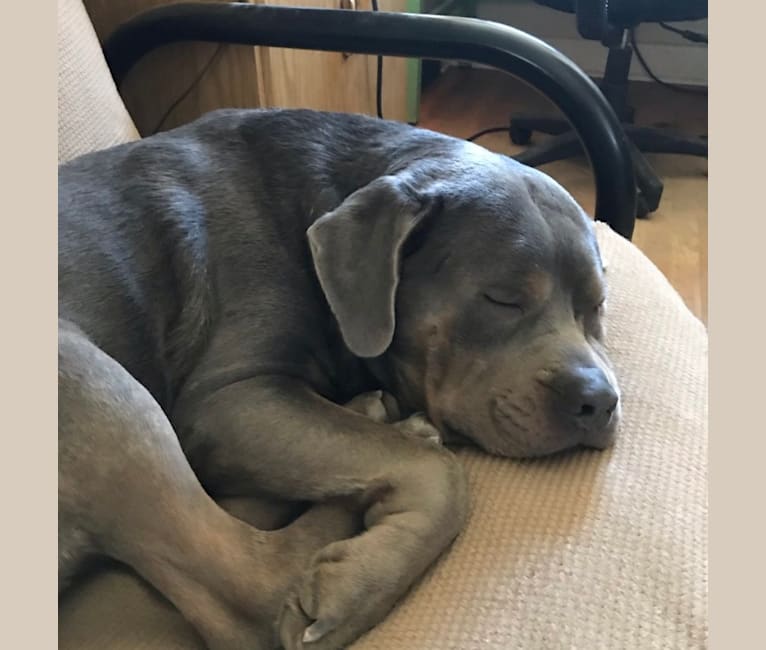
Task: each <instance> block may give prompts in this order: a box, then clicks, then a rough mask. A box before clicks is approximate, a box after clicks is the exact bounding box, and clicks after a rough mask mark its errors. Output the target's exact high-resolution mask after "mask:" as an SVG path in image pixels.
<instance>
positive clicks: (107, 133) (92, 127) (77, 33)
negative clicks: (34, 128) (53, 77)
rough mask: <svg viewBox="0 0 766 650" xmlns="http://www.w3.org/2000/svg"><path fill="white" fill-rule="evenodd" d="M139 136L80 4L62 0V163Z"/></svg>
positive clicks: (59, 88) (59, 90) (60, 9)
mask: <svg viewBox="0 0 766 650" xmlns="http://www.w3.org/2000/svg"><path fill="white" fill-rule="evenodd" d="M138 137H139V134H138V131H137V130H136V127H135V125H134V124H133V120H132V119H131V118H130V115H129V114H128V111H127V109H126V108H125V105H124V104H123V103H122V99H121V98H120V95H119V93H118V92H117V88H116V87H115V85H114V81H113V80H112V77H111V75H110V74H109V68H108V67H107V65H106V61H105V60H104V56H103V53H102V51H101V45H100V44H99V42H98V37H97V36H96V32H95V30H94V29H93V25H92V23H91V22H90V18H89V17H88V13H87V11H86V10H85V7H84V6H83V3H82V0H58V147H59V150H58V151H59V163H63V162H66V161H67V160H71V159H72V158H75V157H76V156H79V155H81V154H84V153H88V152H90V151H95V150H98V149H105V148H106V147H110V146H113V145H115V144H120V143H123V142H129V141H131V140H135V139H137V138H138Z"/></svg>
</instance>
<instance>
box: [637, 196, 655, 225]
mask: <svg viewBox="0 0 766 650" xmlns="http://www.w3.org/2000/svg"><path fill="white" fill-rule="evenodd" d="M650 212H651V211H650V210H649V206H648V205H647V204H646V199H644V197H643V196H641V195H640V194H639V195H638V197H637V201H636V219H648V218H649V214H650Z"/></svg>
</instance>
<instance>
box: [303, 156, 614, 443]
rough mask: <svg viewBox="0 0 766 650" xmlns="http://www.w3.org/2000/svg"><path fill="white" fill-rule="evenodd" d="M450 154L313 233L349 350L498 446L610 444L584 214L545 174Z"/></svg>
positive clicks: (424, 405)
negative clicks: (366, 359)
mask: <svg viewBox="0 0 766 650" xmlns="http://www.w3.org/2000/svg"><path fill="white" fill-rule="evenodd" d="M455 147H456V149H455V152H453V153H452V155H447V156H445V157H443V158H441V159H431V160H426V161H420V162H418V163H416V164H414V165H410V166H407V167H405V168H404V169H403V170H402V171H400V172H397V173H393V174H391V175H388V176H383V177H380V178H378V179H376V180H374V181H373V182H371V183H370V184H368V185H366V186H364V187H362V188H361V189H358V190H357V191H356V192H354V193H353V194H351V195H350V196H349V197H347V198H346V199H345V200H344V201H343V203H342V204H341V205H340V206H338V207H337V208H336V209H334V210H332V211H331V212H329V213H327V214H325V215H324V216H322V217H321V218H320V219H319V220H317V221H316V222H315V223H314V224H313V225H312V226H311V228H310V229H309V231H308V238H309V243H310V247H311V251H312V256H313V260H314V265H315V269H316V272H317V275H318V278H319V281H320V284H321V286H322V289H323V291H324V293H325V296H326V298H327V301H328V303H329V305H330V308H331V309H332V311H333V313H334V314H335V317H336V319H337V321H338V324H339V327H340V331H341V334H342V336H343V339H344V341H345V342H346V345H347V346H348V348H349V349H350V350H351V351H352V352H353V353H354V354H356V355H358V356H360V357H365V358H369V359H370V362H369V363H370V367H371V368H372V369H373V371H374V372H376V373H377V374H378V375H379V376H380V377H381V379H382V380H383V382H384V384H386V387H387V388H388V389H389V390H390V391H391V392H393V393H394V394H395V395H396V396H397V397H398V398H399V399H400V400H401V401H402V402H403V404H404V405H405V406H407V407H409V408H411V409H416V410H425V411H426V412H427V413H428V414H429V416H430V418H431V420H432V421H433V422H434V423H435V424H436V425H437V427H439V428H440V429H442V430H443V431H444V432H446V433H452V434H459V435H462V436H465V437H468V438H470V439H472V440H473V441H475V442H476V443H478V444H479V445H480V446H482V447H483V448H485V449H486V450H488V451H491V452H493V453H497V454H501V455H505V456H514V457H522V456H537V455H543V454H548V453H552V452H556V451H559V450H562V449H566V448H569V447H573V446H577V445H586V446H592V447H598V448H603V447H605V446H607V445H609V443H610V442H611V440H612V437H613V435H614V430H615V426H616V424H617V420H618V418H619V411H620V405H619V390H618V388H617V382H616V379H615V376H614V372H613V371H612V369H611V365H610V363H609V360H608V358H607V356H606V354H605V352H604V349H603V347H602V344H601V339H602V336H603V326H602V318H603V312H604V301H605V298H606V293H605V292H606V288H605V283H604V270H603V268H602V263H601V259H600V256H599V252H598V247H597V244H596V240H595V237H594V233H593V228H592V223H591V221H590V220H589V219H588V217H587V216H586V215H585V214H584V212H583V211H582V209H581V208H580V207H579V206H578V205H577V203H576V202H575V201H574V200H573V199H572V198H571V196H570V195H569V194H568V193H567V192H566V191H565V190H563V189H562V188H561V187H560V186H559V185H558V184H557V183H555V182H554V181H553V180H552V179H550V178H549V177H547V176H546V175H544V174H542V173H540V172H537V171H535V170H533V169H529V168H526V167H523V166H521V165H519V164H517V163H515V162H513V161H511V160H510V159H507V158H505V157H503V156H499V155H496V154H492V153H489V152H487V151H486V150H484V149H482V148H480V147H477V146H475V145H471V144H467V143H466V144H464V145H463V144H461V145H455Z"/></svg>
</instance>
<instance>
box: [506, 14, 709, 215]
mask: <svg viewBox="0 0 766 650" xmlns="http://www.w3.org/2000/svg"><path fill="white" fill-rule="evenodd" d="M535 2H537V3H538V4H541V5H545V6H547V7H551V8H553V9H557V10H559V11H565V12H567V13H573V14H575V16H576V18H577V30H578V32H579V33H580V35H581V36H582V37H583V38H586V39H589V40H598V41H601V43H603V44H604V45H605V46H606V47H607V48H609V53H608V55H607V61H606V70H605V72H604V76H603V79H602V80H601V82H600V84H599V85H600V88H601V91H602V93H603V94H604V96H605V97H606V99H607V100H608V101H609V103H610V104H611V105H612V108H613V109H614V111H615V113H617V116H618V117H619V118H620V120H621V121H622V122H623V127H624V129H625V132H626V134H627V136H628V138H629V140H630V141H631V149H632V151H631V153H632V157H633V165H634V168H635V172H636V185H637V186H638V190H639V196H638V202H637V215H636V216H638V217H646V216H647V215H648V214H649V213H650V212H654V211H655V210H656V209H657V207H658V206H659V203H660V198H661V197H662V190H663V184H662V181H661V180H660V178H659V177H658V176H657V174H656V173H655V172H654V170H653V169H652V167H651V166H650V165H649V163H648V161H647V160H646V158H645V157H644V156H643V154H642V153H641V152H647V153H675V154H687V155H691V156H703V157H707V138H706V137H694V136H690V135H684V134H681V133H677V132H674V131H671V130H668V129H659V128H649V127H639V126H635V125H634V124H633V113H634V111H633V108H632V107H631V106H630V105H629V103H628V72H629V70H630V64H631V59H632V55H633V49H632V48H631V45H630V39H629V38H628V37H629V35H630V33H631V31H630V30H632V29H633V28H634V27H636V26H637V25H639V24H640V23H649V22H675V21H685V20H698V19H701V18H706V17H707V0H535ZM534 131H539V132H542V133H547V134H550V135H553V136H555V137H553V138H549V139H548V140H546V141H545V142H543V143H541V144H539V145H535V146H532V147H530V148H529V149H527V150H526V151H524V152H522V153H521V154H519V155H517V156H515V158H516V159H517V160H520V161H521V162H523V163H525V164H527V165H531V166H533V167H537V166H539V165H544V164H546V163H549V162H553V161H555V160H561V159H564V158H569V157H571V156H575V155H577V154H579V153H580V152H581V151H582V148H581V146H580V144H579V141H578V139H577V138H576V137H575V135H574V133H573V132H572V130H571V127H570V126H569V124H568V122H566V121H565V120H562V119H551V118H541V117H539V116H530V115H515V116H512V117H511V123H510V133H511V140H512V141H513V142H514V143H515V144H521V145H525V144H529V142H530V140H531V136H532V133H533V132H534Z"/></svg>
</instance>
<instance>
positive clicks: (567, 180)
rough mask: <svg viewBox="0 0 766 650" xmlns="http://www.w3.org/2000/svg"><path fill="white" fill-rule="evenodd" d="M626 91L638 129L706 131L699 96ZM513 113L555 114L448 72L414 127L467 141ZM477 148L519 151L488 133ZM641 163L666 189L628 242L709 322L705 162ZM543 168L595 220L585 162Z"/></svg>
mask: <svg viewBox="0 0 766 650" xmlns="http://www.w3.org/2000/svg"><path fill="white" fill-rule="evenodd" d="M631 92H632V100H631V103H632V104H633V105H634V106H635V107H636V123H638V124H642V125H664V126H670V127H673V128H678V129H679V130H682V131H685V132H689V133H692V134H704V133H707V99H706V98H705V97H702V96H694V95H687V94H683V93H678V92H675V91H673V90H669V89H666V88H663V87H661V86H659V85H657V84H653V83H636V84H635V85H634V86H633V87H632V88H631ZM519 111H521V112H530V111H531V112H533V114H534V113H542V114H549V115H556V114H558V111H557V109H556V108H555V107H553V106H552V105H551V104H550V103H549V102H548V101H547V100H546V99H545V98H544V97H542V96H541V95H539V94H538V93H537V92H536V91H534V90H533V89H531V88H529V87H528V86H526V85H524V84H523V83H521V82H519V81H517V80H515V79H513V78H511V77H508V76H507V75H505V74H502V73H499V72H495V71H492V70H476V69H470V68H462V67H460V68H452V69H450V70H448V71H446V72H445V73H444V74H443V75H442V76H441V77H440V78H439V79H437V80H436V81H435V82H434V83H433V84H432V85H431V86H430V87H429V88H428V89H427V90H426V91H425V93H424V96H423V99H422V104H421V113H420V121H419V126H422V127H424V128H428V129H433V130H435V131H441V132H443V133H449V134H451V135H455V136H459V137H469V136H470V135H472V134H474V133H476V132H478V131H480V130H482V129H484V128H488V127H492V126H502V125H504V124H507V123H508V119H509V116H510V114H511V113H512V112H519ZM537 137H540V136H539V135H538V136H537ZM478 142H479V143H480V144H482V145H483V146H485V147H487V148H488V149H491V150H493V151H498V152H502V153H506V154H510V153H515V152H518V151H520V150H521V149H522V148H521V147H517V146H515V145H513V144H512V143H511V141H510V138H509V137H508V134H507V133H495V134H490V135H487V136H484V137H483V138H481V139H480V140H479V141H478ZM533 142H534V140H533ZM647 158H648V160H649V162H650V163H651V164H652V166H653V167H654V168H655V170H656V171H657V172H658V174H659V175H660V177H661V178H662V179H663V181H664V183H665V191H664V194H663V198H662V202H661V204H660V208H659V210H657V211H656V212H654V213H653V214H652V215H651V216H650V218H649V219H647V220H639V221H638V222H637V224H636V231H635V234H634V237H633V241H634V243H635V244H636V245H637V246H639V248H641V249H642V250H643V251H644V252H645V253H646V254H647V256H648V257H649V258H650V259H651V260H652V261H653V262H654V263H655V264H656V265H657V266H658V267H659V268H660V269H661V270H662V271H663V272H664V273H665V275H666V276H667V277H668V279H669V280H670V281H671V283H672V284H673V286H674V287H675V288H676V290H677V291H678V292H679V293H680V294H681V296H682V297H683V298H684V300H685V301H686V304H687V305H688V306H689V308H690V309H691V310H692V312H693V313H694V314H695V315H696V316H697V317H698V318H700V319H701V320H702V321H703V322H707V160H706V159H700V158H694V157H690V156H676V155H648V156H647ZM541 169H542V170H544V171H546V172H547V173H549V174H550V175H551V176H553V177H554V178H556V179H557V180H558V181H559V182H560V183H561V184H562V185H564V186H565V187H566V188H567V189H568V190H569V191H570V192H571V193H572V194H573V196H574V197H575V198H576V199H577V200H578V201H579V202H580V203H581V205H582V206H583V207H584V208H585V209H586V211H588V212H589V213H590V214H593V209H594V204H595V192H594V188H593V180H592V176H591V172H590V168H589V166H588V164H587V162H585V161H584V159H577V160H568V161H562V162H556V163H552V164H550V165H546V166H544V167H542V168H541Z"/></svg>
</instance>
